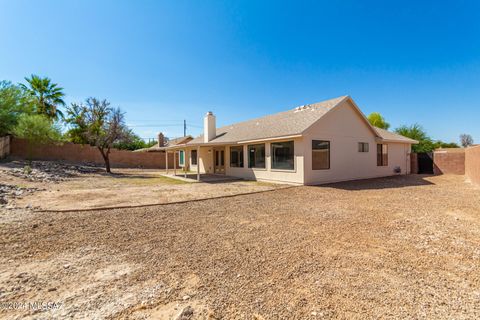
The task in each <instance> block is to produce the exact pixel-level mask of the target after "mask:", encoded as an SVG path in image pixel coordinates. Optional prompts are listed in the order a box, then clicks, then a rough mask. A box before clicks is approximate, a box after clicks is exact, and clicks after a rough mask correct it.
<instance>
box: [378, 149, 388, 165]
mask: <svg viewBox="0 0 480 320" xmlns="http://www.w3.org/2000/svg"><path fill="white" fill-rule="evenodd" d="M377 166H379V167H384V166H388V145H386V144H377Z"/></svg>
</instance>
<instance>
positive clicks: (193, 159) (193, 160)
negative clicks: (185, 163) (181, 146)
mask: <svg viewBox="0 0 480 320" xmlns="http://www.w3.org/2000/svg"><path fill="white" fill-rule="evenodd" d="M190 157H191V159H192V160H191V162H192V166H196V165H197V163H198V161H197V150H192V152H191V154H190Z"/></svg>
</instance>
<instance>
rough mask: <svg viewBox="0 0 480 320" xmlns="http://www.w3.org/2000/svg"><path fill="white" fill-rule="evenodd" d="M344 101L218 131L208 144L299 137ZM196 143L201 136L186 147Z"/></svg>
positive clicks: (308, 106) (310, 107) (267, 117)
mask: <svg viewBox="0 0 480 320" xmlns="http://www.w3.org/2000/svg"><path fill="white" fill-rule="evenodd" d="M346 98H347V96H342V97H338V98H335V99H330V100H326V101H322V102H318V103H314V104H309V105H305V106H302V107H298V108H295V109H293V110H288V111H284V112H280V113H275V114H272V115H268V116H265V117H261V118H256V119H253V120H248V121H243V122H238V123H235V124H232V125H228V126H224V127H221V128H217V136H216V138H215V139H213V140H211V141H210V142H209V143H211V144H216V143H237V142H242V141H249V140H258V139H268V138H276V137H284V136H292V135H299V134H302V132H303V131H305V130H306V129H308V128H309V127H310V126H311V125H313V124H314V123H315V122H317V121H318V120H319V119H320V118H321V117H322V116H323V115H325V114H326V113H327V112H328V111H330V110H331V109H333V108H334V107H335V106H337V105H338V104H340V102H342V101H343V100H345V99H346ZM199 143H200V144H201V143H203V135H201V136H199V137H196V138H195V139H193V140H192V141H190V142H189V143H188V144H199Z"/></svg>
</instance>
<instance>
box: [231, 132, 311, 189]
mask: <svg viewBox="0 0 480 320" xmlns="http://www.w3.org/2000/svg"><path fill="white" fill-rule="evenodd" d="M292 140H293V141H294V145H293V148H294V155H295V157H294V170H277V169H272V163H271V143H270V142H255V143H251V144H258V143H265V158H266V159H265V161H266V163H265V169H259V168H248V151H247V148H248V144H245V145H243V162H244V167H243V168H235V167H230V147H227V149H226V154H225V169H226V174H227V175H230V176H234V177H240V178H243V179H248V180H263V181H278V182H287V183H295V184H303V176H304V173H303V168H304V166H303V153H304V149H303V148H304V144H303V142H302V139H299V138H297V139H286V140H276V141H275V142H281V141H292Z"/></svg>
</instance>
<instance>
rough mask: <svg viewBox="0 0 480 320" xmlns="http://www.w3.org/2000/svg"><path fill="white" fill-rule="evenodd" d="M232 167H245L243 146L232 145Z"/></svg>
mask: <svg viewBox="0 0 480 320" xmlns="http://www.w3.org/2000/svg"><path fill="white" fill-rule="evenodd" d="M230 167H235V168H243V146H240V147H230Z"/></svg>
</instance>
